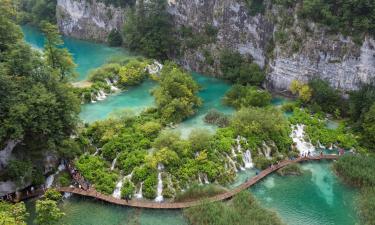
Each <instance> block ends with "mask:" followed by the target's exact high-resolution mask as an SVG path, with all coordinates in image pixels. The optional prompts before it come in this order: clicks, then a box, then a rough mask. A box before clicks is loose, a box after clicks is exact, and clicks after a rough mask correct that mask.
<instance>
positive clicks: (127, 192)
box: [121, 180, 135, 198]
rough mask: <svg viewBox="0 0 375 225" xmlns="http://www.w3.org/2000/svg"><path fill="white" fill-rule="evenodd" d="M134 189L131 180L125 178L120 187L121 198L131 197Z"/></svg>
mask: <svg viewBox="0 0 375 225" xmlns="http://www.w3.org/2000/svg"><path fill="white" fill-rule="evenodd" d="M134 190H135V187H134V184H133V183H132V182H131V181H129V180H126V181H125V182H124V184H123V185H122V188H121V198H126V197H129V198H132V197H133V193H134Z"/></svg>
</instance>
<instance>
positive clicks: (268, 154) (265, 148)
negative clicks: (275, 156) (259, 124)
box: [263, 141, 272, 159]
mask: <svg viewBox="0 0 375 225" xmlns="http://www.w3.org/2000/svg"><path fill="white" fill-rule="evenodd" d="M263 154H264V156H265V157H266V158H267V159H272V157H271V148H270V147H269V146H268V145H267V144H266V143H265V142H264V141H263Z"/></svg>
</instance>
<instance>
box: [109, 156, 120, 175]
mask: <svg viewBox="0 0 375 225" xmlns="http://www.w3.org/2000/svg"><path fill="white" fill-rule="evenodd" d="M117 158H118V156H116V158H115V159H114V160H113V161H112V165H111V171H112V170H114V169H115V166H116V162H117Z"/></svg>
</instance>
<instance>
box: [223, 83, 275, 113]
mask: <svg viewBox="0 0 375 225" xmlns="http://www.w3.org/2000/svg"><path fill="white" fill-rule="evenodd" d="M271 100H272V96H271V94H270V93H269V92H268V91H264V90H259V89H257V88H255V87H251V86H242V85H233V86H232V88H231V89H230V90H229V91H228V92H227V93H225V96H224V99H223V102H224V104H226V105H229V106H232V107H234V108H236V109H240V108H242V107H250V106H255V107H264V106H267V105H270V104H271Z"/></svg>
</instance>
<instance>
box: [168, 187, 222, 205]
mask: <svg viewBox="0 0 375 225" xmlns="http://www.w3.org/2000/svg"><path fill="white" fill-rule="evenodd" d="M226 191H227V189H225V188H223V187H222V186H219V185H214V184H209V185H198V184H194V185H193V186H191V187H189V188H188V189H187V190H185V191H184V192H181V193H179V194H177V195H176V197H175V201H176V202H184V201H186V202H188V201H193V200H198V199H203V198H209V197H212V196H215V195H218V194H221V193H224V192H226Z"/></svg>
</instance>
